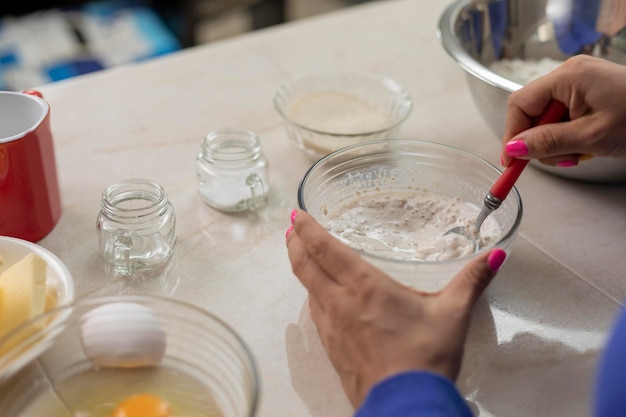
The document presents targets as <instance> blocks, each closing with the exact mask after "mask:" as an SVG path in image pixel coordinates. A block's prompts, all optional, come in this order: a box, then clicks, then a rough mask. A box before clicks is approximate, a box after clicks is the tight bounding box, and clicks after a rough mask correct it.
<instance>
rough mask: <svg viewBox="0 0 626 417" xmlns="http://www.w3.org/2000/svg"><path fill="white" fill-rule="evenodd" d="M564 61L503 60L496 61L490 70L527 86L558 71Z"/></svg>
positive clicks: (547, 59) (546, 59)
mask: <svg viewBox="0 0 626 417" xmlns="http://www.w3.org/2000/svg"><path fill="white" fill-rule="evenodd" d="M562 63H563V61H559V60H557V59H552V58H542V59H539V60H530V59H528V60H526V59H518V58H516V59H503V60H501V61H495V62H494V63H492V64H491V65H490V66H489V68H490V69H491V70H492V71H493V72H495V73H496V74H498V75H500V76H502V77H504V78H506V79H508V80H511V81H515V82H516V83H519V84H522V85H525V84H528V83H529V82H531V81H533V80H535V79H537V78H539V77H542V76H544V75H546V74H547V73H549V72H550V71H552V70H554V69H556V67H558V66H559V65H561V64H562Z"/></svg>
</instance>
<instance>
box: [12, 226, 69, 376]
mask: <svg viewBox="0 0 626 417" xmlns="http://www.w3.org/2000/svg"><path fill="white" fill-rule="evenodd" d="M29 253H35V254H36V255H38V256H39V257H41V258H42V259H43V260H44V261H46V263H47V264H48V268H47V280H46V285H47V286H48V287H49V288H52V289H54V291H55V292H56V303H55V306H54V307H61V306H66V305H69V304H71V303H73V301H74V281H73V279H72V275H71V274H70V271H69V270H68V269H67V267H66V266H65V264H63V262H62V261H61V260H60V259H59V258H58V257H57V256H56V255H54V254H53V253H52V252H50V251H49V250H47V249H45V248H43V247H41V246H39V245H37V244H35V243H32V242H29V241H26V240H22V239H17V238H13V237H7V236H0V255H1V256H2V264H0V273H2V272H4V271H5V270H6V269H7V268H8V267H9V266H10V265H13V264H14V263H16V262H18V261H19V260H20V259H22V258H24V257H25V256H26V255H28V254H29ZM61 317H62V316H55V317H54V320H59V319H61ZM23 327H24V326H18V327H17V328H16V329H14V330H13V331H10V332H9V333H8V334H6V335H5V336H4V337H1V338H0V350H2V346H3V345H4V344H6V343H9V342H10V341H12V339H13V338H14V337H16V336H17V335H19V334H20V332H21V331H23V330H24V329H23ZM35 339H36V341H35V342H34V343H32V344H31V345H29V346H28V347H26V348H25V349H23V350H21V351H20V352H17V353H16V354H15V356H12V355H11V357H8V358H7V357H3V356H0V381H2V380H3V379H5V378H7V377H9V376H10V375H12V374H13V373H14V372H16V371H17V370H19V369H20V368H22V367H23V366H24V365H26V364H27V363H29V362H30V361H31V360H33V359H34V358H36V357H37V356H38V355H39V354H41V352H43V350H45V348H46V346H47V345H46V343H45V340H41V339H37V338H34V339H33V340H35Z"/></svg>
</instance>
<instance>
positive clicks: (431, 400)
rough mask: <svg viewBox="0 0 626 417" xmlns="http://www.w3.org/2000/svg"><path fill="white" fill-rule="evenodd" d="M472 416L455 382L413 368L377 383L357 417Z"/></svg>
mask: <svg viewBox="0 0 626 417" xmlns="http://www.w3.org/2000/svg"><path fill="white" fill-rule="evenodd" d="M412 416H419V417H472V413H471V411H470V409H469V408H468V406H467V404H465V400H463V397H461V395H460V394H459V391H458V390H457V389H456V387H455V386H454V383H453V382H452V381H451V380H449V379H448V378H445V377H444V376H442V375H438V374H435V373H431V372H426V371H411V372H404V373H400V374H397V375H394V376H392V377H390V378H388V379H385V380H383V381H381V382H379V383H378V384H376V385H375V386H374V387H373V388H372V389H371V390H370V392H369V394H368V395H367V398H366V399H365V401H364V402H363V404H362V405H361V407H360V408H359V409H358V410H357V412H356V414H355V417H412Z"/></svg>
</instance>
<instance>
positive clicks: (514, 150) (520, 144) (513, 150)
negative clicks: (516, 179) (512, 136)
mask: <svg viewBox="0 0 626 417" xmlns="http://www.w3.org/2000/svg"><path fill="white" fill-rule="evenodd" d="M504 151H505V152H506V154H507V155H509V156H512V157H517V156H526V155H528V147H527V146H526V142H524V141H523V140H520V139H516V140H512V141H510V142H509V143H507V144H506V146H505V147H504Z"/></svg>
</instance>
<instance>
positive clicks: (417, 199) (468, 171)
mask: <svg viewBox="0 0 626 417" xmlns="http://www.w3.org/2000/svg"><path fill="white" fill-rule="evenodd" d="M500 173H501V172H500V171H499V170H498V169H497V168H496V167H494V166H493V165H491V164H489V163H488V162H486V161H484V160H482V159H480V158H478V157H477V156H475V155H472V154H471V153H468V152H466V151H463V150H461V149H458V148H454V147H451V146H447V145H443V144H438V143H431V142H424V141H418V140H400V139H387V140H380V141H372V142H367V143H362V144H357V145H352V146H349V147H346V148H343V149H340V150H338V151H335V152H333V153H331V154H329V155H327V156H325V157H323V158H322V159H320V160H319V161H318V162H317V163H315V164H314V165H313V166H312V167H311V168H310V169H309V171H308V172H307V173H306V174H305V176H304V178H303V179H302V181H301V183H300V186H299V189H298V203H299V205H300V208H302V209H304V210H306V211H307V212H309V213H310V214H311V215H312V216H313V217H315V218H316V219H317V220H318V222H320V223H321V224H322V225H323V226H324V227H326V229H328V230H329V231H330V232H331V234H333V235H334V236H336V237H337V238H339V239H340V240H342V241H343V242H344V243H346V244H347V245H349V246H351V247H352V248H353V249H355V250H357V251H358V252H359V253H360V254H361V255H362V257H363V258H364V259H366V260H367V261H368V262H370V263H372V264H374V265H376V266H377V267H379V268H380V269H382V270H383V271H385V272H387V273H388V274H389V275H390V276H392V277H393V278H395V279H397V280H398V281H399V282H401V283H403V284H405V285H408V286H411V287H413V288H416V289H418V290H421V291H427V292H433V291H438V290H440V289H442V288H443V287H445V285H446V284H447V283H448V282H449V281H450V280H451V279H452V278H453V277H454V276H455V274H456V273H457V272H459V271H460V270H461V269H462V268H463V266H464V265H465V264H466V263H467V262H468V261H469V260H471V259H473V258H474V257H475V256H477V254H478V253H480V252H482V251H484V250H488V249H490V248H493V247H499V248H502V249H504V250H506V251H509V250H510V248H511V245H512V243H513V241H514V240H515V238H516V236H517V233H518V228H519V225H520V222H521V219H522V201H521V198H520V195H519V193H518V192H517V190H516V189H513V190H512V191H511V193H510V194H509V196H508V197H507V199H506V200H505V201H504V202H503V204H502V206H501V207H500V208H499V209H498V210H496V211H494V212H493V213H492V214H491V215H490V216H489V217H488V218H487V220H486V221H485V223H484V224H483V226H482V228H481V237H480V240H479V245H478V250H477V251H475V250H473V246H472V245H470V244H468V243H469V242H468V241H467V240H466V239H464V238H463V237H461V236H458V235H448V236H443V235H444V233H445V232H446V231H447V230H449V229H451V228H452V227H454V226H459V225H466V224H469V223H471V222H473V221H474V219H475V218H476V216H477V215H478V212H479V211H480V208H481V207H482V204H483V203H482V201H483V198H484V196H485V194H486V193H487V191H488V190H489V188H490V187H491V185H492V184H493V183H494V181H495V180H496V179H497V178H498V177H499V175H500Z"/></svg>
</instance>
